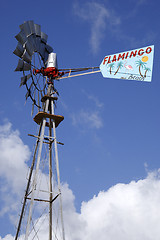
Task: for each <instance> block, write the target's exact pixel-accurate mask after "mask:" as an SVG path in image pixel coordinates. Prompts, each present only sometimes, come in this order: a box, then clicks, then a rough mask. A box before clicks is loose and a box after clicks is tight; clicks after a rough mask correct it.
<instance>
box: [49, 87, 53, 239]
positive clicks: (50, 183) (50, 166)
mask: <svg viewBox="0 0 160 240" xmlns="http://www.w3.org/2000/svg"><path fill="white" fill-rule="evenodd" d="M50 91H51V90H50ZM50 94H51V92H50ZM49 109H50V111H49V112H50V114H51V102H50V106H49ZM49 123H50V124H49V139H52V120H51V119H49ZM52 143H53V141H50V143H49V191H50V194H49V201H50V203H49V240H52V202H53V201H52Z"/></svg>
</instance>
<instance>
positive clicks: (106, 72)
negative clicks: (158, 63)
mask: <svg viewBox="0 0 160 240" xmlns="http://www.w3.org/2000/svg"><path fill="white" fill-rule="evenodd" d="M153 55H154V46H153V45H152V46H148V47H143V48H138V49H135V50H130V51H127V52H121V53H117V54H113V55H108V56H106V57H104V59H103V61H102V63H101V64H100V70H101V73H102V75H103V77H105V78H119V79H126V80H137V81H145V82H151V79H152V68H153Z"/></svg>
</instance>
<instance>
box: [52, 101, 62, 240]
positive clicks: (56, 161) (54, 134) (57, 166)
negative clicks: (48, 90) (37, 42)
mask: <svg viewBox="0 0 160 240" xmlns="http://www.w3.org/2000/svg"><path fill="white" fill-rule="evenodd" d="M51 114H53V115H54V103H53V100H52V101H51ZM53 136H54V149H55V163H56V171H57V181H58V190H59V194H60V211H61V223H62V236H63V240H65V233H64V221H63V211H62V195H61V183H60V172H59V161H58V148H57V140H56V127H55V121H54V120H53Z"/></svg>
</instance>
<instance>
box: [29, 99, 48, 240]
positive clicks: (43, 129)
mask: <svg viewBox="0 0 160 240" xmlns="http://www.w3.org/2000/svg"><path fill="white" fill-rule="evenodd" d="M48 106H49V99H47V101H46V106H45V112H47V111H48ZM45 126H46V118H43V121H42V130H41V134H40V138H39V149H38V156H37V164H36V170H35V175H34V179H33V186H32V194H31V202H30V207H29V214H28V221H27V227H26V234H25V240H28V236H29V229H30V224H31V218H32V210H33V203H34V196H35V187H36V184H37V176H38V171H39V165H40V159H41V152H42V145H43V140H44V132H45Z"/></svg>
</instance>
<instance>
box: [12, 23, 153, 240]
mask: <svg viewBox="0 0 160 240" xmlns="http://www.w3.org/2000/svg"><path fill="white" fill-rule="evenodd" d="M20 29H21V31H20V32H19V33H18V34H17V35H16V39H17V41H18V44H17V47H16V49H15V50H14V54H15V55H17V56H18V57H19V61H18V65H17V67H16V69H15V71H20V72H22V74H23V76H22V77H21V82H20V86H25V87H26V95H25V98H26V101H27V99H28V98H30V99H31V101H32V111H31V114H32V115H33V113H34V108H35V107H36V109H37V113H36V115H35V117H34V118H33V119H34V121H35V122H36V123H37V124H38V125H39V130H38V134H37V135H35V134H30V136H32V137H34V138H36V144H35V149H34V153H33V159H32V165H31V168H30V172H29V176H28V182H27V186H26V190H25V196H24V199H23V204H22V210H21V214H20V218H19V222H18V227H17V232H16V237H15V240H17V239H18V237H19V235H20V230H21V227H22V222H23V221H24V215H25V213H27V215H28V216H27V220H26V222H25V223H26V229H25V234H24V232H21V234H24V235H25V237H24V238H25V240H28V238H29V237H30V236H32V239H34V238H35V237H37V236H38V231H39V225H38V228H37V226H36V227H35V223H34V221H36V220H37V218H35V219H34V218H33V212H34V205H35V203H37V202H41V203H42V204H47V206H48V208H49V211H48V219H49V221H48V232H49V240H51V239H53V234H54V237H55V238H56V239H59V238H61V239H63V240H65V233H64V222H63V211H62V195H61V184H60V173H59V160H58V147H57V144H61V145H63V144H62V143H61V142H58V141H57V137H56V128H57V127H58V126H59V124H60V123H61V122H62V121H63V119H64V117H63V116H61V115H55V105H56V101H57V100H58V95H59V93H58V91H57V90H56V88H55V86H54V85H55V81H57V80H60V79H63V78H71V77H77V76H82V75H87V74H91V73H98V72H100V71H101V72H102V74H103V76H104V77H110V78H111V77H113V78H125V79H129V80H131V79H132V80H140V81H145V80H146V79H147V81H150V79H151V74H150V76H147V75H146V73H147V72H149V71H150V72H151V70H152V67H150V68H147V67H146V68H145V74H144V75H142V77H141V78H140V79H137V78H138V77H139V73H135V72H134V73H132V74H130V72H126V70H127V68H126V65H124V64H123V61H128V62H127V64H128V66H133V65H134V64H133V62H134V61H135V60H136V62H137V61H138V60H139V58H142V63H141V62H140V61H139V63H138V64H139V65H138V66H139V69H140V68H141V67H142V66H144V65H146V61H148V59H150V65H151V64H152V63H153V46H151V47H146V48H143V49H142V48H141V49H137V50H135V51H128V52H123V53H118V54H114V55H111V56H106V57H105V58H104V59H103V61H102V63H101V65H100V69H99V67H88V68H70V69H58V65H57V55H56V53H54V52H53V48H52V47H51V46H49V45H48V44H47V39H48V36H47V35H46V34H45V33H43V32H42V31H41V26H40V25H38V24H35V23H34V22H33V21H26V22H24V23H23V24H22V25H20ZM145 54H146V55H147V56H145ZM148 56H149V58H148ZM135 57H136V59H135ZM146 59H147V60H146ZM130 61H131V63H130ZM144 62H145V63H144ZM113 65H117V69H116V70H115V73H114V74H112V73H113V70H112V68H113ZM150 65H149V66H150ZM111 66H112V68H111ZM151 66H152V65H151ZM108 67H109V68H108ZM124 68H125V71H124ZM132 68H133V69H134V66H133V67H132ZM137 69H138V68H137ZM146 69H148V70H146ZM149 69H150V70H149ZM137 71H138V70H137ZM140 73H141V72H140ZM141 74H142V73H141ZM126 76H129V77H128V78H126ZM147 77H148V78H147ZM135 78H136V79H135ZM46 132H48V134H47V135H46ZM44 145H45V146H46V145H47V156H48V182H49V185H48V190H46V189H45V190H44V189H40V187H38V185H39V172H41V169H40V166H41V162H42V159H43V158H42V154H43V147H44ZM53 149H54V157H53ZM46 158H47V157H45V159H46ZM53 162H54V163H55V166H56V167H55V168H56V173H55V175H53ZM53 177H55V178H56V187H55V189H56V191H53ZM38 189H39V190H40V191H41V192H42V191H43V192H45V193H47V198H45V197H44V195H42V197H40V196H41V195H38V194H37V192H38ZM58 201H59V209H60V211H59V212H60V214H59V213H58V215H60V227H61V231H60V232H61V233H57V232H56V230H55V229H54V226H53V224H52V222H53V219H52V215H53V204H55V205H57V202H58ZM27 205H29V208H28V211H27V210H26V209H27ZM35 212H36V210H35ZM37 212H38V211H37ZM41 217H42V216H41ZM41 220H42V218H41ZM54 223H55V222H54ZM53 229H54V230H53ZM32 232H34V234H32ZM37 238H38V237H37Z"/></svg>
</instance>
